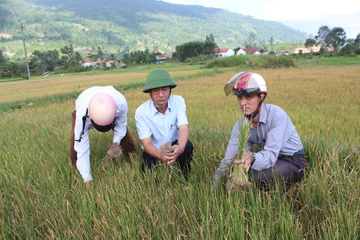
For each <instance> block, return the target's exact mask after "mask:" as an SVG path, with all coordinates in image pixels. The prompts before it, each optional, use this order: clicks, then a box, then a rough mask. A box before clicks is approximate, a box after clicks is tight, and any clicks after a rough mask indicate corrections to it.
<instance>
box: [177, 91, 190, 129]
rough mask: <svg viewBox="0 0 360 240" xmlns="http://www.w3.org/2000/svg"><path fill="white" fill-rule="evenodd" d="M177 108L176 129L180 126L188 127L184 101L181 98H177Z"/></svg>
mask: <svg viewBox="0 0 360 240" xmlns="http://www.w3.org/2000/svg"><path fill="white" fill-rule="evenodd" d="M178 104H179V106H178V111H177V122H178V127H180V126H181V125H189V122H188V119H187V116H186V104H185V100H184V98H182V97H179V103H178Z"/></svg>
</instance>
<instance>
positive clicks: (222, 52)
mask: <svg viewBox="0 0 360 240" xmlns="http://www.w3.org/2000/svg"><path fill="white" fill-rule="evenodd" d="M214 52H215V56H216V57H230V56H234V50H232V49H231V48H215V49H214Z"/></svg>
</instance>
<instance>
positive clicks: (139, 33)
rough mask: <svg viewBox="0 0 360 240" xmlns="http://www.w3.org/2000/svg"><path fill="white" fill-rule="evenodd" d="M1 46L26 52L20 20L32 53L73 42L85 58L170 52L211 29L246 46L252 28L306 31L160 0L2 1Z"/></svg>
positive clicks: (267, 34)
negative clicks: (93, 55)
mask: <svg viewBox="0 0 360 240" xmlns="http://www.w3.org/2000/svg"><path fill="white" fill-rule="evenodd" d="M0 20H1V21H0V34H1V33H5V34H7V35H9V36H11V37H12V38H9V39H8V38H5V37H0V50H2V51H3V52H9V53H10V54H14V55H12V58H13V59H17V58H20V59H22V58H23V57H24V50H23V43H22V41H21V40H22V37H21V31H20V30H19V29H18V27H19V26H20V23H23V24H24V26H25V29H24V37H25V40H26V42H27V48H28V49H27V50H28V53H29V55H30V54H31V53H32V52H34V51H35V50H38V51H40V52H47V51H49V50H51V51H52V50H54V49H57V50H59V49H61V48H63V47H64V46H67V45H69V44H73V46H74V47H75V50H76V51H79V52H80V53H81V54H82V55H83V57H85V55H87V54H88V53H96V51H97V48H98V47H101V49H102V50H103V51H104V53H106V54H108V55H110V54H114V55H115V56H116V57H121V56H123V55H124V54H126V53H129V52H130V51H145V49H149V50H150V51H151V52H155V50H157V51H159V52H162V53H164V52H166V53H172V52H174V51H175V47H176V46H178V45H180V44H183V43H186V42H189V40H190V41H203V40H204V37H205V36H208V35H209V34H211V33H212V34H213V35H214V36H215V38H216V40H217V42H218V43H221V46H219V47H230V48H236V47H239V46H241V47H244V46H245V41H246V39H247V37H248V35H249V34H250V33H256V38H257V43H259V42H260V41H261V42H266V43H268V42H269V40H270V39H271V38H272V39H273V43H274V44H276V43H281V42H290V41H291V42H303V41H304V40H305V39H306V38H308V37H309V36H307V35H306V34H305V33H303V32H300V31H298V30H294V29H291V28H289V27H287V26H285V25H283V24H281V23H278V22H273V21H265V20H259V19H255V18H253V17H251V16H245V15H242V14H236V13H232V12H229V11H224V10H220V9H214V8H205V7H200V6H186V5H174V4H169V3H166V2H162V1H156V0H133V1H126V0H121V1H119V0H108V1H106V2H99V1H95V0H89V1H86V3H85V2H82V1H70V0H63V1H58V0H53V1H48V0H11V1H10V0H3V1H2V3H1V10H0Z"/></svg>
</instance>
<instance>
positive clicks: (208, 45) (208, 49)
mask: <svg viewBox="0 0 360 240" xmlns="http://www.w3.org/2000/svg"><path fill="white" fill-rule="evenodd" d="M216 48H218V46H217V44H216V42H215V37H214V35H212V34H210V36H206V39H205V42H204V54H213V53H214V51H215V49H216Z"/></svg>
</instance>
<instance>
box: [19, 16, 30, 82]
mask: <svg viewBox="0 0 360 240" xmlns="http://www.w3.org/2000/svg"><path fill="white" fill-rule="evenodd" d="M24 28H25V27H24V26H23V24H22V23H21V25H20V29H21V35H22V41H23V43H24V51H25V60H26V70H27V74H28V79H29V80H30V69H29V62H28V58H27V53H26V44H25V38H24Z"/></svg>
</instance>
